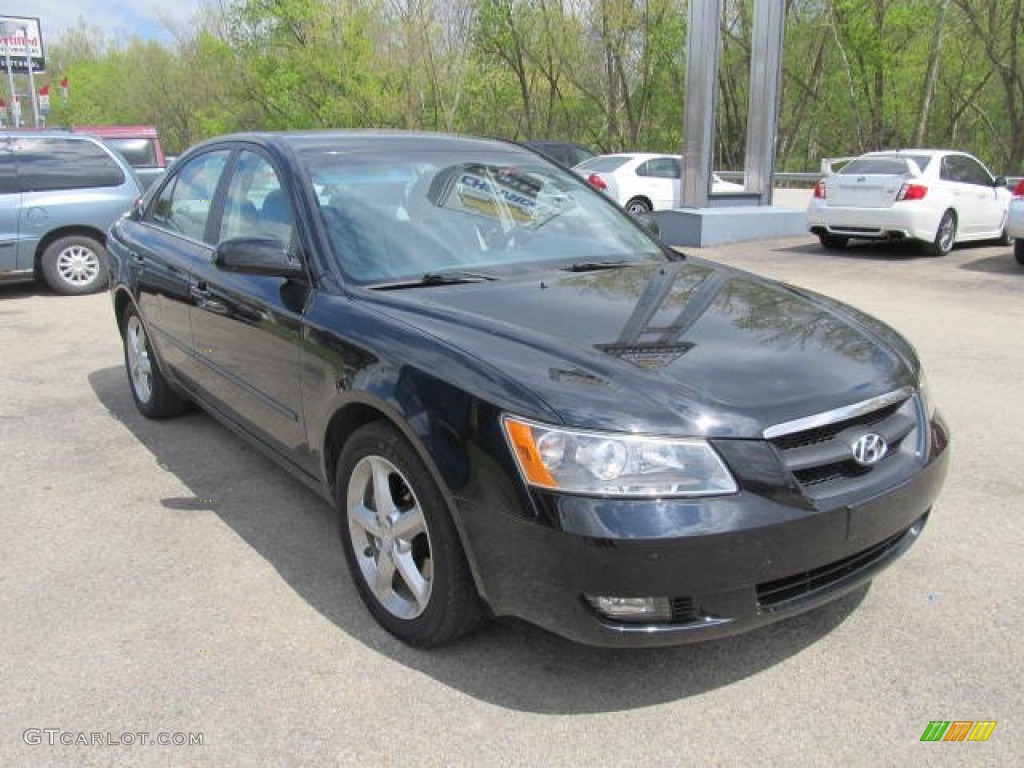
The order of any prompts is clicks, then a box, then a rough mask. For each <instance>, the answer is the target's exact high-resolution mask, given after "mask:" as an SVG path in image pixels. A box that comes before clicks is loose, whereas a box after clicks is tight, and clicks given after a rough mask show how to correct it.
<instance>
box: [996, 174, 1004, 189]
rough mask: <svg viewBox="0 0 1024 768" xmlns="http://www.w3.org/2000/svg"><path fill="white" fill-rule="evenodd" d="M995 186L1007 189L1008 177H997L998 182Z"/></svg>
mask: <svg viewBox="0 0 1024 768" xmlns="http://www.w3.org/2000/svg"><path fill="white" fill-rule="evenodd" d="M994 186H996V187H1005V186H1006V177H1005V176H996V181H995V184H994Z"/></svg>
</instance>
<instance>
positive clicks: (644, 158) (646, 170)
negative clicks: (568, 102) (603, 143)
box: [573, 153, 743, 213]
mask: <svg viewBox="0 0 1024 768" xmlns="http://www.w3.org/2000/svg"><path fill="white" fill-rule="evenodd" d="M573 171H575V172H576V173H577V174H579V175H580V176H582V177H583V178H584V179H586V180H587V181H588V182H589V183H590V184H591V185H592V186H594V187H596V188H597V189H600V190H601V191H602V192H604V193H605V194H606V195H608V196H609V197H610V198H611V199H612V200H614V201H615V202H617V203H618V204H619V205H621V206H622V207H623V208H625V209H626V210H627V211H629V212H630V213H649V212H651V211H660V210H664V209H666V208H678V207H679V179H680V176H681V175H682V158H681V157H680V156H679V155H654V154H639V153H622V154H617V155H598V156H597V157H592V158H590V159H589V160H584V161H583V162H582V163H580V164H579V165H577V166H575V167H574V168H573ZM742 191H743V187H742V186H741V185H740V184H733V183H731V182H728V181H724V180H723V179H722V178H721V177H719V175H718V174H717V173H716V174H712V179H711V194H713V195H714V194H722V193H730V192H742Z"/></svg>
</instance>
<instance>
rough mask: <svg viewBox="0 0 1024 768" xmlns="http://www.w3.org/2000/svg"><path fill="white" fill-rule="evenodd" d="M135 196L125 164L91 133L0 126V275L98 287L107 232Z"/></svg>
mask: <svg viewBox="0 0 1024 768" xmlns="http://www.w3.org/2000/svg"><path fill="white" fill-rule="evenodd" d="M141 194H142V189H141V187H140V185H139V181H138V178H137V177H136V175H135V173H134V171H133V170H132V169H131V167H130V166H129V165H128V164H127V163H126V162H125V160H124V158H122V157H121V156H120V155H119V154H118V153H117V152H114V151H112V150H111V149H110V148H109V147H107V146H106V145H105V144H104V143H103V142H102V141H100V140H99V139H96V138H93V137H92V136H76V135H73V134H68V133H66V132H63V131H52V132H50V131H32V132H27V131H26V132H22V131H3V132H0V281H5V282H6V281H18V280H34V279H39V278H42V279H43V280H45V281H46V283H47V285H49V286H50V287H51V288H52V289H53V290H54V291H56V292H57V293H63V294H82V293H93V292H95V291H99V290H102V289H104V288H105V287H106V285H107V262H106V250H105V244H106V233H107V230H108V229H109V228H110V225H111V224H113V223H114V222H115V221H116V220H117V219H118V218H119V217H120V216H121V215H122V214H123V213H124V212H125V211H127V210H128V208H129V207H130V206H131V205H132V203H133V202H134V201H135V200H136V199H138V198H139V196H140V195H141Z"/></svg>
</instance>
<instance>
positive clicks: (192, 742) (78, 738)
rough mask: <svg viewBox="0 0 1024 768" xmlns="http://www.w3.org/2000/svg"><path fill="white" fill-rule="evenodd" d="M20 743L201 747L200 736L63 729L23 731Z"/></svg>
mask: <svg viewBox="0 0 1024 768" xmlns="http://www.w3.org/2000/svg"><path fill="white" fill-rule="evenodd" d="M21 740H22V741H24V742H25V743H26V744H29V745H31V746H35V745H37V744H43V745H46V746H50V747H56V746H58V745H62V746H65V747H134V746H142V747H148V746H151V745H155V746H161V747H201V746H202V745H203V734H202V733H181V732H175V733H170V732H167V731H157V732H156V733H153V732H151V731H124V732H122V733H115V732H114V731H66V730H64V729H63V728H26V729H25V730H24V731H23V732H22V734H21Z"/></svg>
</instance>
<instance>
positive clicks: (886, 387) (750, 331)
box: [373, 258, 917, 437]
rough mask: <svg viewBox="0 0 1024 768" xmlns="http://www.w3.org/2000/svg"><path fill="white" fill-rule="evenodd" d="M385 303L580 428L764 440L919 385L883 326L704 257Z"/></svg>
mask: <svg viewBox="0 0 1024 768" xmlns="http://www.w3.org/2000/svg"><path fill="white" fill-rule="evenodd" d="M373 301H374V303H377V304H378V306H379V308H380V309H381V310H382V311H385V312H387V313H389V314H391V315H393V316H395V317H396V318H399V319H401V320H403V321H404V322H406V323H408V324H409V325H413V326H416V327H418V328H420V329H421V330H422V331H425V332H427V333H430V334H431V335H432V336H434V337H435V338H438V339H441V340H443V341H444V342H445V343H447V344H449V345H451V346H454V347H458V348H459V349H461V350H462V351H463V352H464V353H466V354H470V355H473V356H475V357H476V358H478V359H480V360H482V361H484V362H486V363H488V364H489V365H490V366H492V367H493V368H495V369H496V370H497V371H499V372H501V373H502V374H503V375H505V376H508V377H511V378H512V379H514V380H515V382H516V383H517V384H518V385H522V386H526V387H528V388H530V389H531V390H532V391H533V392H534V393H535V394H536V395H537V396H538V397H539V398H540V399H542V400H543V401H544V402H545V403H546V404H547V405H548V406H549V407H550V408H551V410H552V411H553V412H554V413H556V414H558V415H559V416H560V418H561V419H562V420H563V421H564V422H565V423H568V424H574V425H576V426H589V427H597V428H608V429H617V430H627V431H645V432H649V431H658V432H662V433H667V434H704V435H708V436H751V437H752V436H756V435H759V434H760V433H761V431H762V430H763V429H764V427H766V426H770V425H772V424H777V423H781V422H784V421H788V420H791V419H794V418H800V417H803V416H807V415H810V414H813V413H819V412H822V411H826V410H830V409H832V408H837V407H840V406H844V405H849V404H851V403H855V402H860V401H863V400H866V399H868V398H870V397H874V396H876V395H879V394H883V393H886V392H891V391H893V390H895V389H898V388H900V387H903V386H907V385H913V384H915V383H916V368H917V362H916V358H915V356H914V352H913V350H912V348H911V347H910V346H909V344H907V343H906V342H905V341H904V340H903V339H902V338H901V337H900V336H899V335H898V334H896V333H895V332H894V331H892V329H890V328H888V327H887V326H885V325H884V324H882V323H881V322H879V321H877V320H874V319H873V318H870V317H868V316H866V315H863V314H862V313H860V312H858V311H857V310H854V309H853V308H851V307H848V306H846V305H844V304H841V303H839V302H836V301H833V300H830V299H827V298H825V297H821V296H815V295H813V294H809V293H805V292H801V291H799V290H797V289H795V288H792V287H790V286H786V285H783V284H780V283H776V282H772V281H768V280H765V279H762V278H759V277H756V276H754V275H751V274H749V273H745V272H741V271H739V270H735V269H731V268H727V267H723V266H721V265H716V264H713V263H711V262H706V261H703V260H700V259H692V258H690V259H686V260H683V261H677V262H670V263H665V264H644V265H638V266H631V267H623V268H618V269H609V270H601V271H595V272H586V273H571V272H550V273H545V274H543V275H541V276H537V275H534V276H531V277H530V278H529V279H525V278H519V279H508V280H501V281H495V282H486V283H466V284H460V285H450V286H430V287H422V288H413V289H404V290H400V291H377V292H373ZM527 415H529V414H527Z"/></svg>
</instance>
